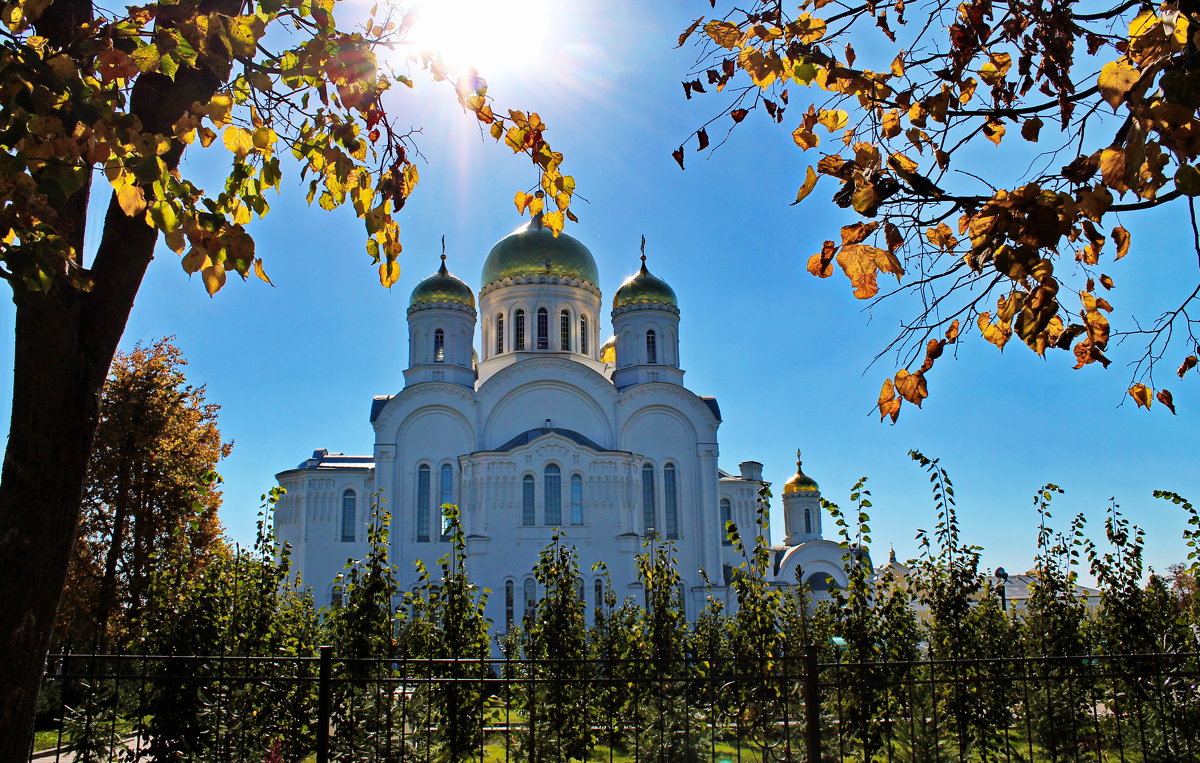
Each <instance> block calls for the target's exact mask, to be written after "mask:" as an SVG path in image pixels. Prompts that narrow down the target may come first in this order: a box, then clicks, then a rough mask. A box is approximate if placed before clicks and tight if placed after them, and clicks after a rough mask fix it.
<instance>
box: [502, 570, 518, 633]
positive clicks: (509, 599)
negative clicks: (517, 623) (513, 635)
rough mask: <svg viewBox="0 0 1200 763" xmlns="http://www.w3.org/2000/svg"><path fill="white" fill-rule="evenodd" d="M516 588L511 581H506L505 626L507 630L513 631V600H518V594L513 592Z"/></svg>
mask: <svg viewBox="0 0 1200 763" xmlns="http://www.w3.org/2000/svg"><path fill="white" fill-rule="evenodd" d="M514 588H515V586H514V585H513V582H512V581H511V580H505V581H504V625H505V630H510V631H511V630H512V627H513V604H514V603H515V602H514V601H513V600H514V599H515V598H516V592H515V591H514V590H513V589H514Z"/></svg>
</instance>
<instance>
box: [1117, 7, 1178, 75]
mask: <svg viewBox="0 0 1200 763" xmlns="http://www.w3.org/2000/svg"><path fill="white" fill-rule="evenodd" d="M1187 31H1188V20H1187V18H1186V17H1185V16H1184V15H1183V14H1180V13H1175V14H1174V15H1173V17H1172V16H1168V15H1167V14H1166V13H1164V14H1163V15H1161V16H1160V15H1159V14H1158V13H1156V12H1155V11H1151V10H1145V11H1142V12H1141V13H1139V14H1138V15H1137V17H1136V18H1134V20H1133V21H1132V22H1130V24H1129V57H1130V58H1132V59H1133V60H1134V61H1135V62H1137V63H1138V64H1139V65H1141V66H1144V65H1146V64H1152V63H1155V62H1157V61H1159V60H1161V59H1163V58H1166V57H1167V56H1172V55H1175V54H1176V53H1179V52H1180V51H1182V50H1183V46H1184V45H1185V44H1186V43H1187V39H1188V34H1187Z"/></svg>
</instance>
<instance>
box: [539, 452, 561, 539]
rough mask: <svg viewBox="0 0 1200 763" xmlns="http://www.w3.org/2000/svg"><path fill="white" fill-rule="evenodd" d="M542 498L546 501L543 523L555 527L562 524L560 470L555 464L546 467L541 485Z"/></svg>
mask: <svg viewBox="0 0 1200 763" xmlns="http://www.w3.org/2000/svg"><path fill="white" fill-rule="evenodd" d="M542 500H544V501H545V502H546V505H545V511H544V512H543V516H544V517H545V524H547V525H549V526H550V527H557V526H559V525H561V524H562V470H561V469H559V468H558V466H556V465H555V464H550V465H549V466H547V467H546V475H545V482H544V483H543V485H542Z"/></svg>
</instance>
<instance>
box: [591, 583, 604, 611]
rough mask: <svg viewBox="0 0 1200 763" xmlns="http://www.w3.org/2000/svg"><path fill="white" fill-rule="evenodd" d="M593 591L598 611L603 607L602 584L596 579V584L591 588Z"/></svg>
mask: <svg viewBox="0 0 1200 763" xmlns="http://www.w3.org/2000/svg"><path fill="white" fill-rule="evenodd" d="M593 589H594V593H595V595H596V608H597V609H599V608H600V607H603V606H604V582H603V581H601V580H600V578H596V583H595V585H594V586H593Z"/></svg>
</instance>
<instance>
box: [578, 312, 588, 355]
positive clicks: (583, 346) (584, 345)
mask: <svg viewBox="0 0 1200 763" xmlns="http://www.w3.org/2000/svg"><path fill="white" fill-rule="evenodd" d="M579 352H580V353H581V354H583V355H587V354H588V328H587V316H586V315H581V316H579Z"/></svg>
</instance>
